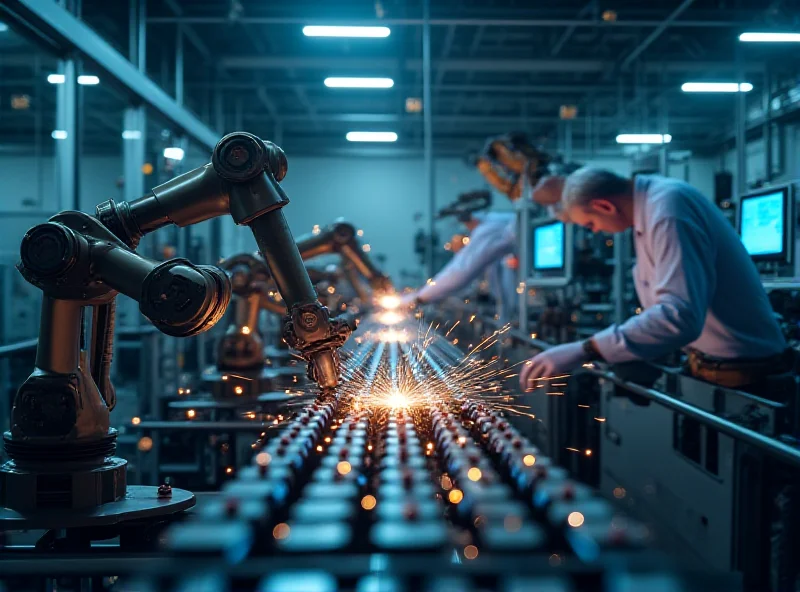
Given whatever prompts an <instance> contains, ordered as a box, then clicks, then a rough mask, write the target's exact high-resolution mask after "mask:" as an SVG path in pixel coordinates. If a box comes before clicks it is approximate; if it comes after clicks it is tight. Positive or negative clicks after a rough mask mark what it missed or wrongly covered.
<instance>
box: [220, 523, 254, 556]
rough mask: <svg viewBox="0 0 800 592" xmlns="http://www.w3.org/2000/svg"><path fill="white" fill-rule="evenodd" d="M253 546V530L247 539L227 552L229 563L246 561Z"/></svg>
mask: <svg viewBox="0 0 800 592" xmlns="http://www.w3.org/2000/svg"><path fill="white" fill-rule="evenodd" d="M252 546H253V531H252V530H251V531H250V532H249V533H248V536H247V539H246V540H244V541H243V542H242V543H241V544H240V545H234V546H233V547H230V548H229V549H228V550H227V551H226V552H225V559H226V560H227V561H228V563H239V562H241V561H244V559H245V558H246V557H247V555H248V554H249V553H250V548H251V547H252Z"/></svg>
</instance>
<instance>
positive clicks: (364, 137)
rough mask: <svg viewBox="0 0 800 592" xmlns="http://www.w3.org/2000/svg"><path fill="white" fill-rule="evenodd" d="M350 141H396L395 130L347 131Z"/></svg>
mask: <svg viewBox="0 0 800 592" xmlns="http://www.w3.org/2000/svg"><path fill="white" fill-rule="evenodd" d="M346 137H347V141H348V142H396V141H397V134H396V133H394V132H347V136H346Z"/></svg>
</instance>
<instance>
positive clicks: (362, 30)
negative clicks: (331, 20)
mask: <svg viewBox="0 0 800 592" xmlns="http://www.w3.org/2000/svg"><path fill="white" fill-rule="evenodd" d="M390 33H391V31H390V30H389V27H335V26H307V27H303V35H305V36H306V37H388V36H389V34H390Z"/></svg>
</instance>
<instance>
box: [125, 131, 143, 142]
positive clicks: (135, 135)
mask: <svg viewBox="0 0 800 592" xmlns="http://www.w3.org/2000/svg"><path fill="white" fill-rule="evenodd" d="M122 139H123V140H141V139H142V132H140V131H139V130H124V131H123V132H122Z"/></svg>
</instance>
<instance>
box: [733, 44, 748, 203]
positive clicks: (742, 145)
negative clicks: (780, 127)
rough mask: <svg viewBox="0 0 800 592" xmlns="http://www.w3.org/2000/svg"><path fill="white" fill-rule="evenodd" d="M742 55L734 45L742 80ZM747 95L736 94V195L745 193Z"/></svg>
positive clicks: (739, 79) (740, 79)
mask: <svg viewBox="0 0 800 592" xmlns="http://www.w3.org/2000/svg"><path fill="white" fill-rule="evenodd" d="M742 60H743V55H742V49H741V44H737V45H736V65H737V68H736V70H737V74H738V76H737V78H736V80H737V81H739V82H741V81H742V80H744V68H743V66H742V63H743V61H742ZM746 99H747V93H743V92H739V93H736V117H735V119H734V120H735V125H736V188H737V190H738V194H739V195H742V194H743V193H745V192H746V191H747V127H746V126H747V103H746Z"/></svg>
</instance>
